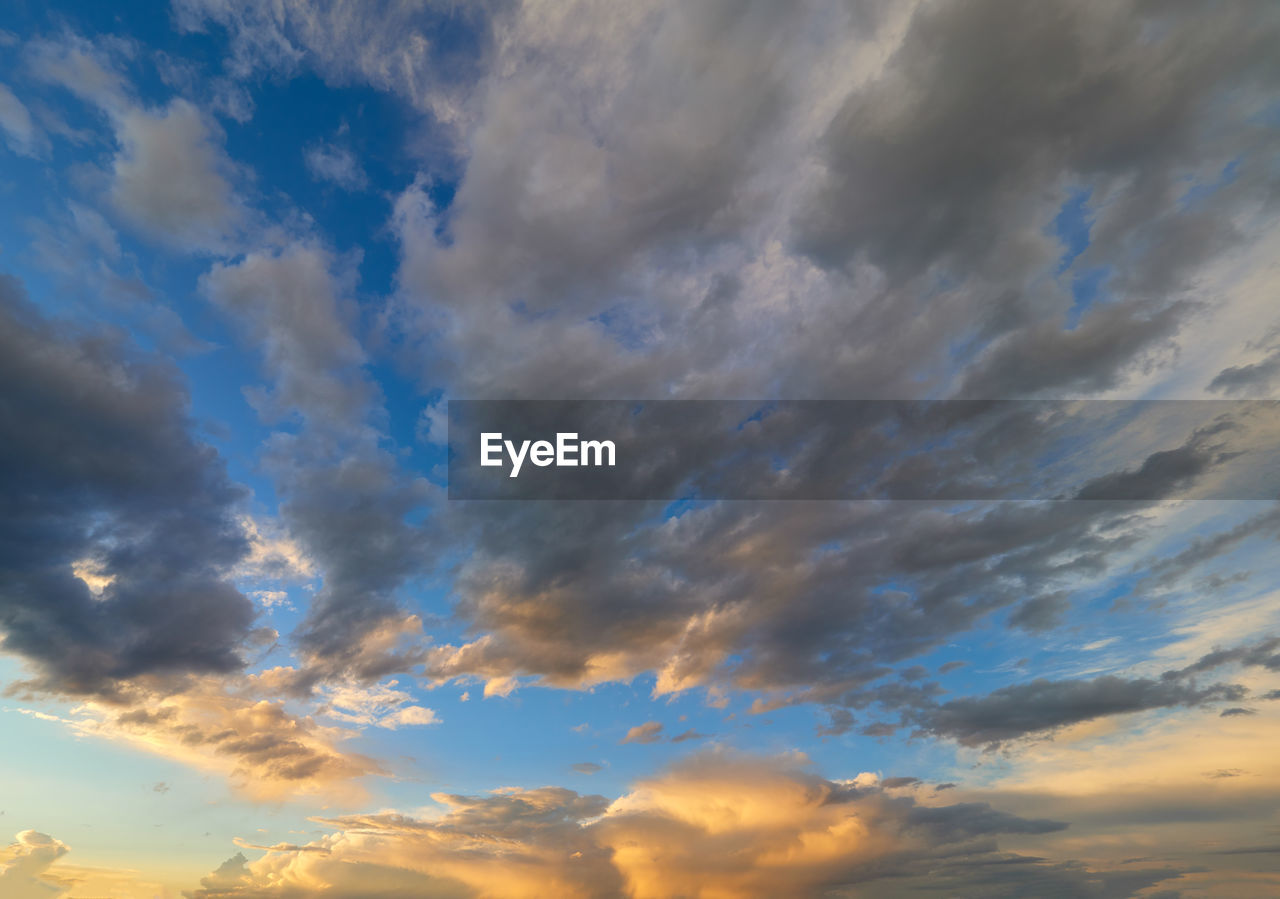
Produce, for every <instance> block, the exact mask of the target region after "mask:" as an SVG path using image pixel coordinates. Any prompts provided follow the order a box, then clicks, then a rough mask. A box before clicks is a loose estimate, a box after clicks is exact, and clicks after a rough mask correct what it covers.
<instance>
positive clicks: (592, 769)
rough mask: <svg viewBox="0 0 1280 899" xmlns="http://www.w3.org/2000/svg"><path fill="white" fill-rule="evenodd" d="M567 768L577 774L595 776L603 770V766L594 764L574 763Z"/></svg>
mask: <svg viewBox="0 0 1280 899" xmlns="http://www.w3.org/2000/svg"><path fill="white" fill-rule="evenodd" d="M569 767H570V768H572V769H573V770H574V771H576V772H577V773H579V774H595V773H597V772H599V771H603V770H604V766H603V765H597V764H596V763H595V762H574V763H573V764H572V765H570V766H569Z"/></svg>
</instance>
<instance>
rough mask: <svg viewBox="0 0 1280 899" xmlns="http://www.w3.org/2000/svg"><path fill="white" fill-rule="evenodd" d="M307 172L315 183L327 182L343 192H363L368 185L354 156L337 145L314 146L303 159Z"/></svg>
mask: <svg viewBox="0 0 1280 899" xmlns="http://www.w3.org/2000/svg"><path fill="white" fill-rule="evenodd" d="M303 158H304V159H305V161H306V163H307V171H309V172H310V173H311V177H313V178H315V179H316V180H317V181H328V182H330V183H332V184H336V185H337V186H338V187H341V188H343V189H344V190H363V189H364V188H365V187H366V186H367V185H368V183H369V177H368V176H367V175H366V174H365V172H364V169H363V168H362V167H361V165H360V161H359V160H358V159H356V157H355V154H354V153H352V152H351V151H350V150H349V149H347V148H346V147H340V146H338V145H337V144H316V145H315V146H313V147H310V148H308V149H307V151H306V153H305V154H304V157H303Z"/></svg>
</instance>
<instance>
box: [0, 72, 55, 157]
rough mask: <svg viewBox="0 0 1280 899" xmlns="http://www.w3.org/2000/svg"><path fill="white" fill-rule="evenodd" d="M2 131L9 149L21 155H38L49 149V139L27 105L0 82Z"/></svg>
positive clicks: (0, 125)
mask: <svg viewBox="0 0 1280 899" xmlns="http://www.w3.org/2000/svg"><path fill="white" fill-rule="evenodd" d="M0 131H3V132H4V136H5V142H6V143H7V144H8V145H9V149H11V150H13V152H15V153H17V154H18V155H20V156H32V157H37V156H40V155H41V154H42V153H43V152H45V151H46V150H47V149H48V139H47V138H46V137H45V136H44V133H43V132H42V131H41V130H40V128H39V127H38V126H37V125H36V124H35V122H33V121H32V120H31V113H30V112H28V111H27V107H26V106H24V105H23V103H22V101H21V100H19V99H18V98H17V97H15V96H14V95H13V91H11V90H9V88H8V86H7V85H4V84H0Z"/></svg>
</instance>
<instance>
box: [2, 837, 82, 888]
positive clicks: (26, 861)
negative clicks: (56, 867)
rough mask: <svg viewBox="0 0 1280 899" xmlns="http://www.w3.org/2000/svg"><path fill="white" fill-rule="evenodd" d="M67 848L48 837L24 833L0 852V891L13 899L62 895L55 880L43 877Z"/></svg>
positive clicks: (64, 853) (59, 886) (59, 884)
mask: <svg viewBox="0 0 1280 899" xmlns="http://www.w3.org/2000/svg"><path fill="white" fill-rule="evenodd" d="M67 851H68V850H67V846H66V844H65V843H62V842H60V841H58V840H55V839H54V838H53V837H51V836H49V835H48V834H43V833H40V832H39V831H35V830H24V831H22V833H20V834H18V835H17V838H16V842H14V843H13V844H11V845H10V846H9V847H8V848H7V849H5V850H3V851H0V890H2V891H3V892H4V895H5V896H11V897H13V899H48V897H51V896H59V895H62V894H63V893H64V892H65V889H66V888H65V886H64V885H63V884H61V883H59V882H58V881H57V880H56V879H52V880H51V879H47V878H46V877H44V876H43V875H45V873H46V872H47V871H48V870H49V867H50V865H52V864H53V863H54V862H56V861H57V860H58V859H60V858H61V857H62V856H64V855H66V853H67Z"/></svg>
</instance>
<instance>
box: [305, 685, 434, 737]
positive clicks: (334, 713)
mask: <svg viewBox="0 0 1280 899" xmlns="http://www.w3.org/2000/svg"><path fill="white" fill-rule="evenodd" d="M398 685H399V681H395V680H392V681H389V682H387V683H385V684H375V685H371V686H361V685H359V684H357V683H347V684H331V685H328V686H326V687H325V688H324V689H323V690H322V691H321V696H322V697H323V698H324V700H325V704H324V706H322V713H323V714H325V715H327V716H329V717H331V718H333V719H335V720H337V721H341V722H343V723H344V724H354V725H361V726H370V725H372V726H376V727H381V728H385V729H387V730H396V729H397V728H400V727H406V726H414V725H424V724H439V723H440V719H439V717H437V715H436V713H435V711H434V710H432V709H428V708H423V707H422V706H419V705H414V704H413V695H412V694H410V693H408V692H406V691H404V690H398V689H396V687H397V686H398Z"/></svg>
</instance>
